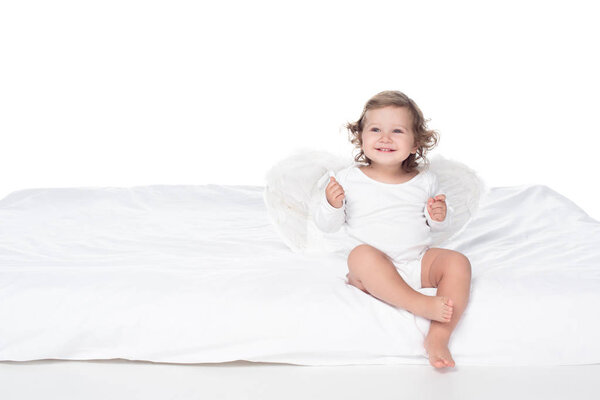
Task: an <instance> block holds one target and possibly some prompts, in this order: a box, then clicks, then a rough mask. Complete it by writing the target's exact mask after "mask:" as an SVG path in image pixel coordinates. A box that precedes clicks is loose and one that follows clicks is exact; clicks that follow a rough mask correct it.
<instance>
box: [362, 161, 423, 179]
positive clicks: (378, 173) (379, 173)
mask: <svg viewBox="0 0 600 400" xmlns="http://www.w3.org/2000/svg"><path fill="white" fill-rule="evenodd" d="M360 170H361V171H363V172H364V173H365V174H366V175H367V176H368V177H369V178H371V179H375V180H376V181H379V182H384V183H404V182H406V181H408V180H410V179H412V178H413V177H414V176H416V175H417V174H418V173H419V172H418V171H415V172H413V173H408V172H405V171H404V170H403V169H402V168H401V167H390V168H387V167H385V166H374V165H365V166H362V167H360Z"/></svg>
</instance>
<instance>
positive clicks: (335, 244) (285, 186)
mask: <svg viewBox="0 0 600 400" xmlns="http://www.w3.org/2000/svg"><path fill="white" fill-rule="evenodd" d="M353 164H356V162H355V161H354V159H353V158H351V157H341V156H337V155H335V154H332V153H329V152H326V151H316V150H310V149H300V150H297V151H296V152H295V153H293V154H292V155H291V156H289V157H287V158H285V159H283V160H281V161H280V162H278V163H277V164H275V165H274V166H273V167H272V168H271V169H270V170H269V171H268V172H267V174H266V181H267V183H266V186H265V190H264V192H263V199H264V201H265V204H266V207H267V213H268V215H269V219H270V220H271V222H272V223H273V226H274V227H275V229H276V230H277V232H278V233H279V235H280V236H281V238H282V240H283V242H284V243H285V244H286V245H287V246H288V247H289V248H290V249H292V251H294V252H302V253H320V252H337V251H347V250H348V249H347V248H346V246H347V245H348V244H349V243H350V241H349V240H347V235H346V232H345V229H340V230H339V231H338V232H335V233H325V232H322V231H321V230H319V229H318V228H317V226H316V225H315V223H314V220H313V215H314V212H315V211H316V209H317V207H318V204H319V202H320V201H321V198H322V196H324V195H325V188H326V186H327V184H328V182H329V177H330V176H331V175H335V174H336V173H337V172H339V171H340V170H342V169H344V168H346V167H349V166H350V165H353ZM422 168H423V167H421V169H422ZM427 168H429V169H430V170H431V171H432V172H434V173H436V175H437V176H438V183H439V189H440V193H444V194H446V198H447V199H448V203H449V204H452V208H453V218H452V221H451V225H450V226H449V228H448V229H447V230H445V231H443V232H437V233H434V234H433V242H434V244H435V245H439V244H440V243H442V242H444V241H445V240H447V239H449V238H450V237H453V236H454V235H455V234H458V233H459V232H461V231H462V229H464V227H465V226H466V224H467V223H468V222H469V221H470V220H471V219H472V218H473V216H474V215H475V213H476V212H477V209H478V207H479V201H480V199H481V197H482V196H483V194H484V193H485V192H486V189H485V184H484V183H483V181H482V180H481V179H480V178H479V177H478V176H477V174H476V173H475V172H474V171H473V170H471V169H470V168H469V167H467V166H466V165H464V164H462V163H459V162H457V161H452V160H448V159H446V158H444V157H441V156H436V157H434V158H432V159H431V161H430V163H429V165H428V166H427Z"/></svg>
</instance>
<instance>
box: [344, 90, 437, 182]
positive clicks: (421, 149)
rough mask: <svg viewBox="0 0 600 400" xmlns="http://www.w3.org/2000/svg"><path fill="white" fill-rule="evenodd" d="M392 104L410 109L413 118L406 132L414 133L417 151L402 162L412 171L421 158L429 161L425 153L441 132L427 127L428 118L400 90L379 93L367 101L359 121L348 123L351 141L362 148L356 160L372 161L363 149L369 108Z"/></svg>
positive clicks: (368, 163) (374, 108) (405, 167)
mask: <svg viewBox="0 0 600 400" xmlns="http://www.w3.org/2000/svg"><path fill="white" fill-rule="evenodd" d="M390 106H391V107H400V108H404V109H405V110H407V111H408V115H409V116H410V119H411V121H410V127H409V128H410V129H409V131H410V132H406V133H409V134H412V137H413V139H414V140H413V144H412V145H413V146H415V148H416V152H415V153H410V155H409V156H408V157H407V158H406V159H405V160H404V161H403V162H402V169H403V170H404V171H405V172H407V173H411V172H413V171H415V170H416V169H417V167H418V165H419V160H420V159H422V160H423V162H424V163H428V160H427V158H426V157H425V155H426V154H427V152H428V151H429V150H431V149H432V148H434V147H435V145H436V144H437V142H438V141H439V134H438V133H437V132H436V131H434V130H428V129H427V121H428V120H425V119H424V118H423V113H422V112H421V110H420V109H419V107H418V106H417V105H416V103H415V102H414V101H413V100H412V99H411V98H409V97H408V96H406V95H405V94H404V93H402V92H399V91H392V90H386V91H383V92H380V93H377V94H376V95H375V96H373V97H371V98H370V99H369V101H367V104H365V107H364V109H363V112H362V114H361V115H360V118H359V119H358V121H356V122H352V123H351V122H349V123H348V124H346V129H348V134H349V135H348V136H349V140H350V142H352V144H354V145H355V146H356V148H357V149H358V150H360V152H359V153H358V154H357V155H356V156H355V157H354V160H355V161H357V162H361V163H365V164H367V165H370V164H371V162H372V161H371V160H370V159H369V158H368V157H367V156H366V154H365V153H364V151H363V130H364V128H365V127H366V126H367V123H368V122H367V112H368V111H369V110H376V109H380V108H384V107H390Z"/></svg>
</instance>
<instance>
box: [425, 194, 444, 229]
mask: <svg viewBox="0 0 600 400" xmlns="http://www.w3.org/2000/svg"><path fill="white" fill-rule="evenodd" d="M427 211H429V215H430V216H431V219H433V220H434V221H438V222H441V221H443V220H444V219H446V195H444V194H438V195H437V196H435V198H434V197H430V198H429V200H427Z"/></svg>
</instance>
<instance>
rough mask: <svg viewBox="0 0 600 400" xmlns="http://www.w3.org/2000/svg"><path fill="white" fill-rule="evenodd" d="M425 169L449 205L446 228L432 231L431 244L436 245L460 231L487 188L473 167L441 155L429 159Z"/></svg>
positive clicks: (471, 216) (476, 208)
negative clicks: (435, 180) (436, 181)
mask: <svg viewBox="0 0 600 400" xmlns="http://www.w3.org/2000/svg"><path fill="white" fill-rule="evenodd" d="M429 170H430V171H431V172H433V173H435V175H436V176H437V178H438V184H439V193H443V194H445V195H446V199H447V201H448V204H449V205H450V206H451V207H452V218H451V221H450V225H449V226H448V228H447V229H446V230H444V231H440V232H432V236H433V245H440V244H441V243H443V242H444V241H446V240H448V239H450V238H451V237H453V236H455V235H457V234H459V233H460V232H462V231H463V229H464V228H465V227H466V226H467V224H468V223H469V222H470V221H471V220H472V219H473V217H474V216H475V214H476V213H477V211H478V209H479V203H480V201H481V199H482V197H483V196H484V195H485V193H487V191H488V188H487V186H486V184H485V182H484V181H483V180H482V179H481V178H480V177H479V176H478V175H477V173H476V172H475V171H474V170H472V169H471V168H469V167H467V166H466V165H465V164H463V163H460V162H458V161H454V160H450V159H447V158H444V157H442V156H441V155H435V156H433V157H432V158H431V160H430V163H429ZM436 194H438V193H436Z"/></svg>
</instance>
